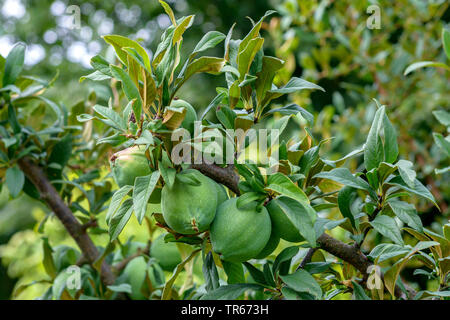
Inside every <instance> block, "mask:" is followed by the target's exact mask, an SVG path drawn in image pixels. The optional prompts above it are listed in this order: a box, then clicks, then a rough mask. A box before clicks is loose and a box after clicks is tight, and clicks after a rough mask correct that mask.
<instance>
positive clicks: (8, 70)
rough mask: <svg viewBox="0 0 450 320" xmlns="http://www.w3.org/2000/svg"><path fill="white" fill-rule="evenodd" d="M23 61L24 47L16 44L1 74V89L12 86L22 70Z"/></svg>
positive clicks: (21, 44)
mask: <svg viewBox="0 0 450 320" xmlns="http://www.w3.org/2000/svg"><path fill="white" fill-rule="evenodd" d="M24 61H25V45H24V44H23V43H18V44H16V45H15V46H14V47H13V48H12V49H11V51H10V52H9V54H8V56H7V57H6V61H5V71H4V73H3V87H6V86H7V85H9V84H14V83H15V82H16V79H17V77H18V76H19V74H20V72H21V71H22V68H23V63H24Z"/></svg>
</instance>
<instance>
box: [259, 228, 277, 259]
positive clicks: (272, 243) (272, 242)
mask: <svg viewBox="0 0 450 320" xmlns="http://www.w3.org/2000/svg"><path fill="white" fill-rule="evenodd" d="M279 243H280V237H279V236H278V234H276V233H275V232H273V230H272V233H271V234H270V238H269V241H268V242H267V244H266V246H265V247H264V248H263V249H262V250H261V252H260V253H258V255H257V256H255V259H264V258H265V257H267V256H268V255H269V254H271V253H272V252H273V251H274V250H275V249H276V248H277V247H278V244H279Z"/></svg>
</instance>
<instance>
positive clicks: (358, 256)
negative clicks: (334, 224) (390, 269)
mask: <svg viewBox="0 0 450 320" xmlns="http://www.w3.org/2000/svg"><path fill="white" fill-rule="evenodd" d="M317 243H318V244H319V246H320V248H321V249H323V250H325V251H327V252H329V253H331V254H332V255H333V256H336V257H338V258H341V259H342V260H344V261H346V262H348V263H350V264H351V265H352V266H354V267H355V268H356V269H358V270H359V271H360V272H361V273H362V274H363V275H364V276H368V274H367V269H368V268H369V267H370V266H371V265H372V264H373V263H372V262H371V261H370V260H369V259H368V258H367V257H366V256H365V255H364V253H362V252H361V251H360V250H359V249H358V248H357V247H356V246H351V245H348V244H346V243H344V242H342V241H339V240H337V239H335V238H333V237H331V236H329V235H328V234H326V233H324V234H322V235H321V236H320V237H319V238H318V239H317Z"/></svg>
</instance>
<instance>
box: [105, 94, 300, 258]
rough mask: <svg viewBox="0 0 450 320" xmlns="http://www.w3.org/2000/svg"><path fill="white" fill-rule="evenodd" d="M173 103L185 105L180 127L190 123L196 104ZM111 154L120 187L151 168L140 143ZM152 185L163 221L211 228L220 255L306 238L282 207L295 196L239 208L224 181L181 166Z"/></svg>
mask: <svg viewBox="0 0 450 320" xmlns="http://www.w3.org/2000/svg"><path fill="white" fill-rule="evenodd" d="M173 104H175V106H177V107H186V108H187V110H188V112H187V115H189V114H190V116H189V117H188V116H186V117H185V120H184V121H187V120H188V121H187V122H186V123H185V122H184V121H183V123H182V127H185V128H186V129H188V130H189V129H191V124H192V126H193V122H194V121H195V119H196V113H195V110H194V109H193V108H192V106H191V105H190V104H188V103H187V102H185V101H183V100H176V101H174V102H173V103H172V106H173ZM192 111H193V113H192ZM192 114H193V115H192ZM113 159H114V160H113V161H112V162H111V169H112V173H113V176H114V178H115V180H116V182H117V184H118V185H119V187H122V186H124V185H134V180H135V178H136V177H138V176H145V175H149V174H150V173H151V169H150V166H149V161H148V159H147V157H146V155H145V151H144V148H143V147H139V146H134V147H131V148H128V149H125V150H122V151H120V152H118V153H116V154H115V156H114V157H113ZM156 190H157V191H156V192H153V194H152V196H151V198H150V202H151V203H161V209H162V213H163V217H164V220H165V222H166V223H167V225H168V226H169V227H170V228H171V229H173V230H174V231H176V232H177V233H180V234H185V235H192V234H197V233H201V232H204V231H208V230H209V231H210V236H211V243H212V246H213V250H214V251H215V252H216V253H218V254H220V256H221V258H222V259H224V260H227V261H232V262H243V261H247V260H250V259H252V258H257V259H262V258H265V257H266V256H268V255H269V254H271V253H272V252H273V251H274V250H275V249H276V247H277V246H278V243H279V242H280V238H281V239H284V240H287V241H290V242H300V241H303V240H304V239H303V237H302V236H301V235H300V234H299V232H298V230H297V229H296V228H295V227H294V225H293V224H292V222H291V221H290V220H289V219H288V218H287V216H286V214H285V213H284V209H283V208H285V207H286V206H288V205H289V202H290V201H294V200H291V199H289V198H286V197H279V198H277V199H273V200H271V201H270V202H269V203H268V205H267V206H266V207H262V208H261V209H260V210H259V211H258V210H257V209H256V207H257V206H256V203H250V204H248V205H247V206H245V207H241V208H238V207H237V200H238V198H231V199H228V194H227V192H226V190H225V188H224V187H223V186H222V185H220V184H218V183H216V182H215V181H213V180H212V179H210V178H209V177H207V176H205V175H203V174H202V173H200V172H199V171H197V170H194V169H186V170H183V171H181V172H180V173H178V174H177V175H176V178H175V181H174V183H173V185H172V186H170V187H169V186H168V185H167V184H166V185H165V186H164V187H163V188H162V190H161V189H156Z"/></svg>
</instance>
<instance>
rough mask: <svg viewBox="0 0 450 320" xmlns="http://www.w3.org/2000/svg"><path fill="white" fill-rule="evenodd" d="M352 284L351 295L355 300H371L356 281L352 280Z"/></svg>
mask: <svg viewBox="0 0 450 320" xmlns="http://www.w3.org/2000/svg"><path fill="white" fill-rule="evenodd" d="M352 284H353V295H354V299H355V300H372V299H370V298H369V296H368V295H367V294H366V293H365V291H364V289H363V287H361V285H359V284H358V283H357V282H355V281H353V280H352Z"/></svg>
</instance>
